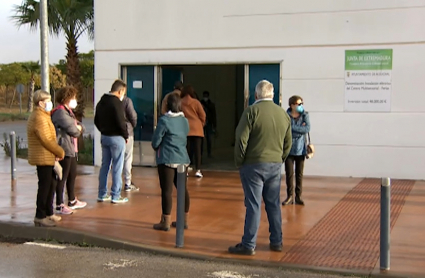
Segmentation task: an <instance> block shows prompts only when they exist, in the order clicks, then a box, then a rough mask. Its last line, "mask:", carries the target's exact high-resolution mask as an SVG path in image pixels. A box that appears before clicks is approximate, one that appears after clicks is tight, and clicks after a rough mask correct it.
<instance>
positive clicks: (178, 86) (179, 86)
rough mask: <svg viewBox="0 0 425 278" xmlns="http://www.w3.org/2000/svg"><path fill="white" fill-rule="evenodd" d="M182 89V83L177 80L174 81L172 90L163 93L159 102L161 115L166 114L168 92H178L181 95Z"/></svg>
mask: <svg viewBox="0 0 425 278" xmlns="http://www.w3.org/2000/svg"><path fill="white" fill-rule="evenodd" d="M182 90H183V83H182V82H181V81H180V80H179V81H176V83H174V91H172V92H171V93H168V94H166V95H165V97H164V99H163V100H162V103H161V115H164V114H166V113H167V112H168V111H167V98H168V96H169V95H170V94H178V95H179V96H180V95H181V92H182Z"/></svg>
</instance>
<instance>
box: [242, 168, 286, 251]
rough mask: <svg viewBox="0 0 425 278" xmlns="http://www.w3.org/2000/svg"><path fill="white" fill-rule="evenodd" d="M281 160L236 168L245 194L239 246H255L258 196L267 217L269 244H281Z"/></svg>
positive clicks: (258, 207)
mask: <svg viewBox="0 0 425 278" xmlns="http://www.w3.org/2000/svg"><path fill="white" fill-rule="evenodd" d="M281 171H282V163H258V164H250V165H244V166H242V167H241V168H240V169H239V174H240V177H241V182H242V187H243V191H244V194H245V207H246V214H245V227H244V235H243V237H242V245H244V246H245V247H248V248H252V249H254V248H255V245H256V241H257V234H258V227H259V226H260V218H261V197H263V200H264V204H265V207H266V212H267V218H268V220H269V232H270V244H272V245H280V244H282V212H281V208H280V183H281V179H282V172H281Z"/></svg>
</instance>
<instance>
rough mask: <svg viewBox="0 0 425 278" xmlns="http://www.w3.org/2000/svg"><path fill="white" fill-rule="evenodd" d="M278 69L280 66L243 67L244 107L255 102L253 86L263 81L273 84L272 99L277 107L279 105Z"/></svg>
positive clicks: (254, 65)
mask: <svg viewBox="0 0 425 278" xmlns="http://www.w3.org/2000/svg"><path fill="white" fill-rule="evenodd" d="M280 67H281V64H249V65H245V98H246V101H245V104H246V107H247V106H249V105H252V104H253V103H254V102H255V86H256V85H257V83H258V82H259V81H261V80H263V79H266V80H268V81H270V82H271V83H273V87H274V98H273V101H274V103H276V104H277V105H279V106H280V105H281V103H282V101H281V99H282V97H281V92H280V91H281V90H280Z"/></svg>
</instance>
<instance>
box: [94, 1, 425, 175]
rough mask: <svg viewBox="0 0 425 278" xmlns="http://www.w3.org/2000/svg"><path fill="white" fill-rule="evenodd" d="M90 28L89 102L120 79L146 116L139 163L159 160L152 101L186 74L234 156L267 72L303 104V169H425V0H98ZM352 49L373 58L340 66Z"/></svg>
mask: <svg viewBox="0 0 425 278" xmlns="http://www.w3.org/2000/svg"><path fill="white" fill-rule="evenodd" d="M95 33H96V38H95V51H96V57H95V69H96V70H95V91H96V95H95V100H96V102H97V101H98V100H99V99H100V97H101V96H102V94H104V93H106V92H108V91H109V89H110V86H111V84H112V82H113V81H114V80H115V79H116V78H122V79H124V81H126V82H127V84H128V95H129V96H130V97H131V98H132V99H133V101H134V103H135V105H136V110H137V111H138V115H139V118H142V116H143V117H144V119H143V120H144V124H143V125H144V127H143V132H141V134H142V136H141V137H140V130H136V138H135V139H136V140H142V141H141V142H142V143H141V144H138V143H136V147H137V148H136V149H135V155H136V156H135V164H138V163H141V164H153V163H154V161H153V157H152V151H151V148H150V146H149V140H150V136H151V133H152V130H153V127H154V126H155V123H156V119H157V117H156V114H157V106H158V104H159V101H160V100H161V98H162V95H164V94H165V93H168V92H169V91H171V89H172V85H173V83H174V81H176V80H178V79H181V78H183V81H184V83H190V84H192V85H193V86H194V87H195V89H196V91H197V92H198V94H200V95H202V92H203V91H204V90H208V91H210V93H211V98H212V99H213V101H214V102H215V103H216V106H217V113H218V132H219V137H218V138H217V139H216V140H215V143H214V148H215V150H216V152H217V153H219V154H220V157H227V158H228V160H231V154H232V153H233V152H232V150H231V144H232V142H233V133H234V128H235V126H236V124H237V121H238V116H239V115H240V113H241V111H242V110H243V108H244V106H246V105H249V103H251V102H252V95H253V88H254V86H255V84H256V83H257V82H258V81H259V80H261V79H264V78H265V79H268V80H269V81H271V82H272V83H274V85H275V93H276V99H275V101H276V102H279V100H281V104H282V106H283V107H285V108H286V107H287V100H288V98H289V97H290V96H291V95H294V94H297V95H301V96H302V97H303V98H304V104H305V108H306V110H308V111H309V112H310V119H311V125H312V129H311V138H312V142H313V143H314V145H315V147H316V155H315V156H314V158H313V159H312V160H310V161H307V162H306V166H305V174H306V175H318V176H355V177H381V176H389V177H392V178H406V179H424V178H425V0H317V1H311V0H299V1H292V0H291V1H289V0H262V1H254V0H122V1H116V0H96V1H95ZM347 50H371V51H369V52H365V53H363V54H365V56H364V57H365V58H364V61H366V60H368V61H370V60H371V59H372V60H374V61H377V62H378V64H377V66H376V65H375V66H376V67H378V68H377V69H370V68H365V69H364V70H365V71H354V70H358V69H361V66H362V63H361V62H362V61H360V64H359V63H357V64H355V63H356V60H357V62H358V58H359V57H360V56H362V55H360V56H358V55H357V56H356V54H355V53H354V56H356V57H357V58H356V57H355V59H353V60H350V61H349V62H350V63H352V62H353V61H354V64H351V65H352V67H351V66H349V67H348V68H347V71H346V68H345V64H346V59H348V58H346V57H349V56H350V57H352V56H351V55H352V53H351V52H347V54H346V51H347ZM375 50H387V51H386V52H383V53H384V54H385V55H386V56H379V55H380V54H379V53H380V52H379V51H378V52H376V51H375ZM391 50H392V54H391ZM350 53H351V54H350ZM359 53H360V52H359ZM360 54H362V53H360ZM369 54H370V55H369ZM368 55H369V56H368ZM366 56H368V57H366ZM381 58H382V59H383V60H384V61H387V62H388V61H389V64H387V67H386V66H382V64H379V63H380V62H382V61H381ZM350 59H351V58H350ZM388 59H389V60H388ZM347 64H348V63H347ZM353 67H354V68H353ZM356 67H357V68H356ZM372 67H373V66H372ZM380 67H381V68H380ZM359 72H360V73H366V74H365V75H359V74H358V73H359ZM382 73H384V77H380V74H382ZM350 78H351V79H350ZM353 86H354V87H353ZM356 89H357V90H356ZM353 90H354V92H353ZM249 96H251V98H249ZM141 120H142V119H141ZM140 124H142V123H141V122H140ZM95 142H96V144H95V164H96V165H99V164H100V161H101V151H100V143H99V134H98V133H96V134H95ZM139 145H141V146H142V148H141V150H140V149H139V148H138V146H139ZM142 152H143V155H142V156H140V153H142ZM229 152H230V154H229Z"/></svg>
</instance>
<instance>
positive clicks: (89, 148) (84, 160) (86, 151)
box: [78, 134, 94, 165]
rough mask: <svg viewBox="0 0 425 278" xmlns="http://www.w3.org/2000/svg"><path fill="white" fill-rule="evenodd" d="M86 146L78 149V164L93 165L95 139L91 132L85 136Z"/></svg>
mask: <svg viewBox="0 0 425 278" xmlns="http://www.w3.org/2000/svg"><path fill="white" fill-rule="evenodd" d="M83 140H84V147H83V148H82V149H80V150H78V164H80V165H93V164H94V159H93V149H94V140H93V136H92V135H91V134H89V135H87V136H84V138H83Z"/></svg>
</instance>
